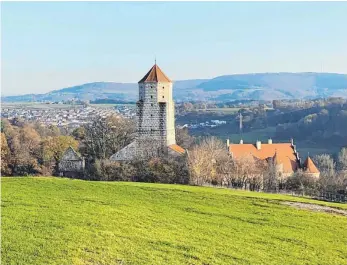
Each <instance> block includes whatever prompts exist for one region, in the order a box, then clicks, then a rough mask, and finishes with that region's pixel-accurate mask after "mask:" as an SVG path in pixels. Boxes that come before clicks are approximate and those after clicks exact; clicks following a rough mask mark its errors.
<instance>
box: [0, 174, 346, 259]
mask: <svg viewBox="0 0 347 265" xmlns="http://www.w3.org/2000/svg"><path fill="white" fill-rule="evenodd" d="M1 192H2V201H1V215H2V220H1V221H2V235H1V236H2V239H1V240H2V242H1V243H2V244H1V253H2V263H1V264H8V265H9V264H21V265H22V264H26V265H29V264H45V265H46V264H58V265H63V264H68V265H71V264H76V265H77V264H252V265H253V264H276V265H279V264H281V265H282V264H288V265H294V264H327V265H333V264H338V265H341V264H346V263H347V261H346V257H347V229H346V227H347V218H346V216H342V215H335V214H331V213H325V212H313V211H309V210H303V209H296V208H292V207H290V206H287V205H283V204H282V203H283V202H284V201H302V202H307V203H313V204H321V205H328V206H332V207H336V208H341V209H347V205H345V204H335V203H327V202H318V201H314V200H310V199H304V198H296V197H291V196H285V195H275V194H264V193H256V192H246V191H236V190H228V189H216V188H207V187H192V186H182V185H165V184H147V183H130V182H128V183H127V182H88V181H81V180H71V179H65V178H50V177H36V178H34V177H11V178H10V177H8V178H2V179H1Z"/></svg>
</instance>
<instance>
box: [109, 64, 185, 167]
mask: <svg viewBox="0 0 347 265" xmlns="http://www.w3.org/2000/svg"><path fill="white" fill-rule="evenodd" d="M138 86H139V100H138V101H137V103H136V118H137V132H136V137H135V141H134V142H132V143H130V144H129V145H128V146H126V147H124V148H123V149H121V150H120V151H119V152H117V153H115V154H114V155H112V156H111V158H110V159H111V160H114V161H126V160H132V159H135V158H140V159H145V158H150V157H154V156H158V155H161V154H168V155H182V154H184V153H185V150H184V149H183V148H182V147H180V146H178V145H177V144H176V138H175V106H174V101H173V97H172V81H171V80H170V79H169V78H168V77H167V76H166V75H165V74H164V73H163V71H162V70H161V69H160V68H159V66H158V65H157V64H155V65H154V66H153V67H152V68H151V69H150V70H149V71H148V73H147V74H146V75H145V76H144V77H143V78H142V79H141V80H140V81H139V82H138Z"/></svg>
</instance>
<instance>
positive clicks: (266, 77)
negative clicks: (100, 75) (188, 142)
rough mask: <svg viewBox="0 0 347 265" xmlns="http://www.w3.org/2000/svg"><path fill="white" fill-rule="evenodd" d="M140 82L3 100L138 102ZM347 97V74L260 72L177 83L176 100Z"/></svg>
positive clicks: (102, 84)
mask: <svg viewBox="0 0 347 265" xmlns="http://www.w3.org/2000/svg"><path fill="white" fill-rule="evenodd" d="M137 96H138V94H137V84H136V83H114V82H95V83H88V84H83V85H78V86H73V87H68V88H63V89H60V90H54V91H51V92H48V93H46V94H27V95H21V96H7V97H2V101H3V102H18V101H19V102H27V101H60V100H68V99H72V98H75V99H84V100H95V99H114V100H125V101H134V100H136V99H137ZM331 96H338V97H347V75H345V74H334V73H257V74H239V75H225V76H219V77H216V78H213V79H194V80H180V81H175V82H174V97H175V99H176V100H217V101H230V100H237V99H254V100H264V99H266V100H270V99H290V98H292V99H294V98H306V99H308V98H320V97H331Z"/></svg>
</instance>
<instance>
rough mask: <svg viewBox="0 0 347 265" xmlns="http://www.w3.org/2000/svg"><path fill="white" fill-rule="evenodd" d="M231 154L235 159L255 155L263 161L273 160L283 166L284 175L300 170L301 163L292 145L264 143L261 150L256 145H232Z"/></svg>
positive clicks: (230, 147)
mask: <svg viewBox="0 0 347 265" xmlns="http://www.w3.org/2000/svg"><path fill="white" fill-rule="evenodd" d="M229 152H230V153H232V155H233V157H234V158H240V157H243V156H247V155H253V156H254V157H256V158H258V159H262V160H264V159H269V158H272V159H274V160H275V161H276V164H283V172H284V173H292V172H295V171H296V170H297V169H298V168H299V163H298V161H297V159H296V156H295V154H294V150H293V148H292V145H291V144H290V143H277V144H263V143H262V144H261V148H260V149H259V150H258V149H257V148H256V146H255V145H254V144H230V145H229ZM275 154H276V155H275Z"/></svg>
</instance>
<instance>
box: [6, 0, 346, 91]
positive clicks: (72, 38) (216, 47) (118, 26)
mask: <svg viewBox="0 0 347 265" xmlns="http://www.w3.org/2000/svg"><path fill="white" fill-rule="evenodd" d="M346 14H347V2H335V3H334V2H331V3H330V2H264V3H261V2H248V3H247V2H219V3H213V2H171V3H169V2H127V3H125V2H31V3H30V2H12V3H11V2H5V3H4V2H2V3H1V37H2V38H1V55H2V59H1V64H2V65H1V66H2V67H1V68H2V80H1V83H2V84H1V87H2V94H3V95H11V94H13V95H15V94H23V93H42V92H47V91H50V90H54V89H60V88H63V87H68V86H73V85H78V84H83V83H88V82H95V81H117V82H135V81H138V80H140V79H141V78H142V76H143V75H144V74H145V73H146V72H147V70H148V69H149V68H150V67H151V66H152V65H153V63H154V57H155V56H156V57H157V63H158V65H159V66H160V67H161V68H162V69H163V70H164V72H165V73H166V74H167V75H168V76H169V77H170V78H172V79H174V80H181V79H193V78H212V77H215V76H219V75H225V74H234V73H254V72H284V71H290V72H307V71H312V72H314V71H317V72H321V71H324V72H338V73H347V15H346Z"/></svg>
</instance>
